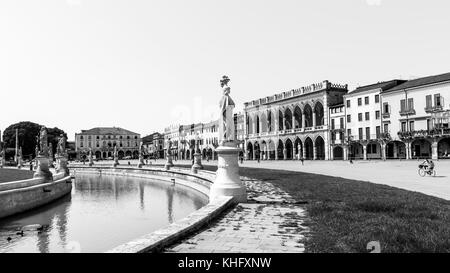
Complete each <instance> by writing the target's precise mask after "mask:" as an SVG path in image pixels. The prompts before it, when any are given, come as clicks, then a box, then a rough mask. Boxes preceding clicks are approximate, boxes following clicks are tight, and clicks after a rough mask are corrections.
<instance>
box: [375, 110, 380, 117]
mask: <svg viewBox="0 0 450 273" xmlns="http://www.w3.org/2000/svg"><path fill="white" fill-rule="evenodd" d="M375 119H380V111H379V110H377V111H375Z"/></svg>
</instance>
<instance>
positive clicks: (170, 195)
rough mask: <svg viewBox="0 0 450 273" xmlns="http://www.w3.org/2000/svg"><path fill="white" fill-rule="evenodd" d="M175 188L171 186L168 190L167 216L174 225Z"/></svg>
mask: <svg viewBox="0 0 450 273" xmlns="http://www.w3.org/2000/svg"><path fill="white" fill-rule="evenodd" d="M173 188H174V186H171V187H168V188H167V189H166V195H167V215H168V216H169V218H168V220H169V223H173Z"/></svg>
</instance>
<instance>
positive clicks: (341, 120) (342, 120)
mask: <svg viewBox="0 0 450 273" xmlns="http://www.w3.org/2000/svg"><path fill="white" fill-rule="evenodd" d="M339 126H340V128H341V129H344V118H340V119H339Z"/></svg>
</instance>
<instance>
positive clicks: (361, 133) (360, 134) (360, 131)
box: [358, 128, 363, 140]
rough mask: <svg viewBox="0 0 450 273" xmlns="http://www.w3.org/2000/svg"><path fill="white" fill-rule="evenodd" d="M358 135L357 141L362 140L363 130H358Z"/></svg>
mask: <svg viewBox="0 0 450 273" xmlns="http://www.w3.org/2000/svg"><path fill="white" fill-rule="evenodd" d="M358 133H359V139H360V140H362V139H363V128H358Z"/></svg>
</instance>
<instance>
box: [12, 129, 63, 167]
mask: <svg viewBox="0 0 450 273" xmlns="http://www.w3.org/2000/svg"><path fill="white" fill-rule="evenodd" d="M41 127H42V125H39V124H37V123H34V122H30V121H22V122H19V123H15V124H12V125H10V126H9V127H8V128H6V129H5V131H4V132H3V142H4V143H3V144H4V145H5V147H6V148H15V147H16V129H19V147H22V154H23V156H24V158H27V157H29V156H33V157H34V156H36V155H35V148H36V144H37V142H36V136H38V135H39V132H40V130H41ZM61 134H64V135H65V136H66V137H67V134H66V133H65V132H64V131H63V130H61V129H59V128H57V127H55V128H47V135H48V142H49V143H52V145H53V153H55V151H56V146H57V144H58V139H59V136H60V135H61Z"/></svg>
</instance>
